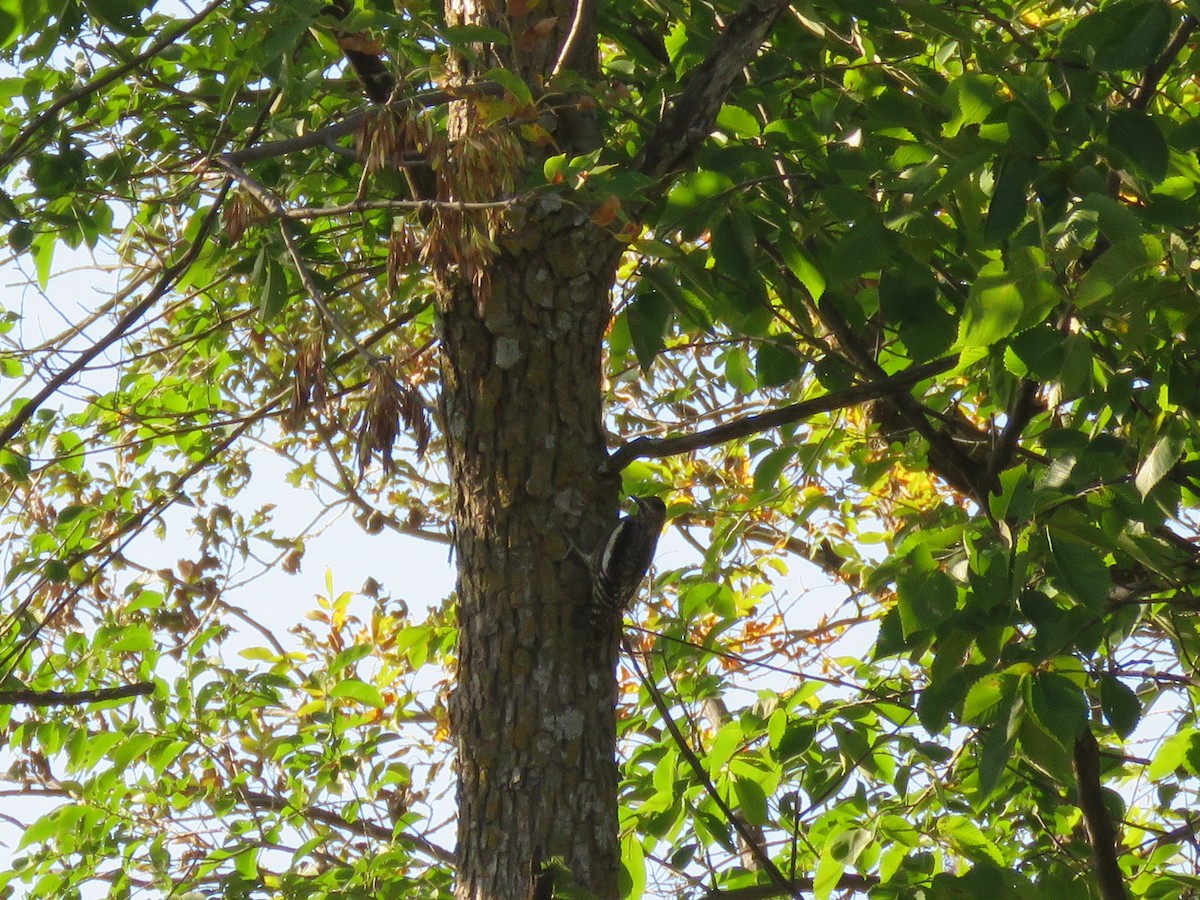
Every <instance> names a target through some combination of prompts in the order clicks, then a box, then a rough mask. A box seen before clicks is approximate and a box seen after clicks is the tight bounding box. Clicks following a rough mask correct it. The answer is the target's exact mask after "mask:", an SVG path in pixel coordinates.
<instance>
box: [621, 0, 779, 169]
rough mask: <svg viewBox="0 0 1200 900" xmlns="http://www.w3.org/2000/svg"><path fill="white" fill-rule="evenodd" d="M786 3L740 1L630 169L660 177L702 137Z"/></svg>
mask: <svg viewBox="0 0 1200 900" xmlns="http://www.w3.org/2000/svg"><path fill="white" fill-rule="evenodd" d="M787 5H788V0H745V3H744V4H743V5H742V8H741V9H740V10H738V12H737V13H736V14H735V15H734V16H733V18H731V19H730V20H729V24H728V25H727V26H726V28H725V30H724V31H723V32H722V33H721V37H720V38H718V39H717V43H716V45H715V46H714V47H713V49H712V52H710V53H709V55H708V57H707V58H706V59H705V60H704V62H702V63H700V65H698V66H697V67H696V68H695V69H694V70H693V71H692V74H691V77H690V78H689V80H688V85H687V87H686V88H685V89H684V91H683V93H682V94H681V95H680V96H679V97H678V98H676V99H675V101H674V102H673V103H672V104H671V107H670V109H668V110H667V112H666V115H664V116H663V117H662V120H661V121H660V122H659V123H658V127H657V128H655V129H654V131H653V132H652V133H651V135H650V137H649V138H647V139H646V148H645V150H644V151H643V153H642V158H641V159H640V160H639V161H638V163H637V165H636V168H637V169H638V170H640V171H642V172H644V173H645V174H647V175H651V176H658V175H665V174H667V173H668V172H671V171H673V170H675V169H676V168H678V167H679V166H680V165H681V164H682V163H684V162H685V161H686V160H687V158H688V157H690V156H691V155H692V154H693V153H694V152H695V151H696V148H697V147H699V146H700V144H701V142H703V141H704V140H705V138H707V137H708V135H709V133H710V132H711V131H712V129H713V125H714V123H715V122H716V119H717V113H718V112H719V111H720V109H721V104H723V103H724V102H725V96H726V95H727V94H728V93H729V89H730V88H731V87H733V84H734V82H735V81H737V80H738V79H739V78H741V77H743V71H742V70H743V69H744V68H745V67H746V66H747V65H748V64H749V63H750V61H751V60H752V59H753V58H754V56H755V54H757V53H758V48H759V47H761V46H762V42H763V41H764V40H765V39H766V37H767V33H768V32H769V31H770V30H771V26H772V25H773V24H774V23H775V18H776V17H777V16H778V15H779V13H780V12H782V11H783V10H784V8H786V7H787Z"/></svg>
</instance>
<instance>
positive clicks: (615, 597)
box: [588, 497, 667, 630]
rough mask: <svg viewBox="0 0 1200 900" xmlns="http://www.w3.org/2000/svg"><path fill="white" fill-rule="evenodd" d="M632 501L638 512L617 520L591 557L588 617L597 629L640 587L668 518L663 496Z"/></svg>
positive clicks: (619, 611) (615, 613)
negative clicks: (590, 595) (590, 588)
mask: <svg viewBox="0 0 1200 900" xmlns="http://www.w3.org/2000/svg"><path fill="white" fill-rule="evenodd" d="M633 502H634V503H635V504H637V511H636V512H634V513H633V514H632V515H629V516H625V517H623V518H621V519H619V520H618V521H617V523H616V524H615V525H614V526H613V527H612V530H611V531H609V533H608V535H607V536H606V537H605V538H604V540H603V541H602V542H601V543H600V546H599V548H598V549H597V550H596V553H595V556H594V557H593V560H592V566H593V568H592V597H591V605H590V608H589V609H588V613H589V615H588V619H589V620H590V625H591V626H592V628H593V629H595V630H600V629H602V628H604V627H605V626H606V623H607V622H608V621H609V620H610V619H611V618H614V617H618V616H620V615H621V613H623V612H624V611H625V608H626V607H627V606H628V605H629V602H630V601H631V600H632V599H633V597H634V595H635V594H636V593H637V591H638V588H639V587H641V584H642V581H643V580H644V579H645V578H646V572H648V571H649V569H650V564H651V563H652V562H654V548H655V547H656V546H657V545H658V535H659V532H661V531H662V527H663V523H664V522H666V520H667V505H666V504H665V503H664V502H663V501H662V498H661V497H634V498H633Z"/></svg>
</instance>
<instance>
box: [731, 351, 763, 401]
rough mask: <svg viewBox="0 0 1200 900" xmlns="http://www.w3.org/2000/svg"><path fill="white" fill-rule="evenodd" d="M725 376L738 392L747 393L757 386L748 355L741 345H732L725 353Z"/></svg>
mask: <svg viewBox="0 0 1200 900" xmlns="http://www.w3.org/2000/svg"><path fill="white" fill-rule="evenodd" d="M725 377H726V379H728V381H729V383H730V385H732V386H733V388H734V390H737V391H739V392H740V393H743V394H749V393H752V392H753V391H754V390H756V389H757V388H758V382H757V381H756V380H755V378H754V374H753V372H751V371H750V357H749V355H748V354H747V353H746V351H745V350H744V349H743V348H742V347H734V348H733V349H732V350H730V351H729V352H728V353H726V354H725Z"/></svg>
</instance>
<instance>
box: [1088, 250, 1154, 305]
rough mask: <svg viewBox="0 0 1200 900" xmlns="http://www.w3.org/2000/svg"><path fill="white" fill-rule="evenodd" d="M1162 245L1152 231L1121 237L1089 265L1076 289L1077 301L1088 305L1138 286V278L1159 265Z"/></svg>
mask: <svg viewBox="0 0 1200 900" xmlns="http://www.w3.org/2000/svg"><path fill="white" fill-rule="evenodd" d="M1162 257H1163V250H1162V246H1161V245H1160V244H1159V243H1158V241H1157V240H1155V239H1154V238H1153V237H1151V236H1149V235H1145V236H1141V235H1139V236H1138V237H1133V238H1128V239H1126V240H1121V241H1118V242H1116V243H1114V244H1113V245H1112V246H1111V247H1109V248H1108V249H1107V250H1105V251H1104V253H1102V254H1101V255H1100V257H1099V259H1097V260H1096V262H1095V263H1093V264H1092V266H1091V268H1089V269H1088V271H1087V274H1085V275H1084V276H1083V280H1082V281H1080V282H1079V287H1078V289H1077V290H1076V291H1075V305H1076V306H1078V307H1079V308H1080V309H1086V308H1087V307H1089V306H1092V305H1094V304H1095V303H1097V302H1099V301H1101V300H1104V299H1107V298H1109V297H1110V296H1112V295H1114V294H1118V295H1119V294H1121V293H1124V292H1126V289H1129V288H1132V289H1133V290H1134V291H1136V290H1137V285H1136V281H1137V279H1138V278H1140V277H1142V276H1143V275H1145V274H1147V270H1148V269H1149V268H1150V267H1152V266H1157V265H1158V264H1159V263H1160V262H1161V260H1162Z"/></svg>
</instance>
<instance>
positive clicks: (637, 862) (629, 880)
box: [620, 833, 646, 897]
mask: <svg viewBox="0 0 1200 900" xmlns="http://www.w3.org/2000/svg"><path fill="white" fill-rule="evenodd" d="M620 881H621V884H620V888H621V896H622V897H641V896H642V895H643V894H644V893H645V890H646V854H645V852H644V851H643V850H642V843H641V841H640V840H639V839H638V836H637V835H636V834H633V833H630V834H627V835H625V836H624V837H622V838H621V878H620Z"/></svg>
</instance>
